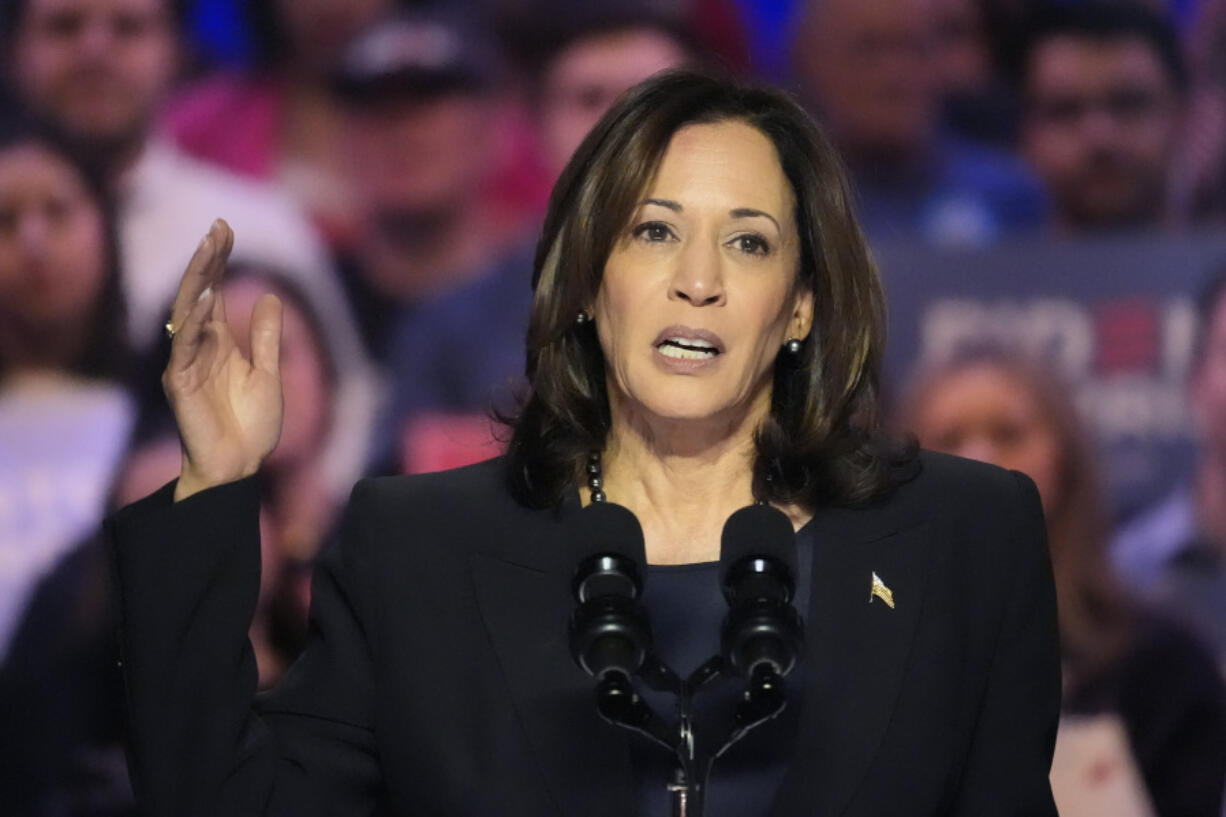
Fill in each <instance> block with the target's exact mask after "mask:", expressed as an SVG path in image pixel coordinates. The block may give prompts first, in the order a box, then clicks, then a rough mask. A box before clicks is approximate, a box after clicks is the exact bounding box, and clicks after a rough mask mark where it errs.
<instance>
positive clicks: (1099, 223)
mask: <svg viewBox="0 0 1226 817" xmlns="http://www.w3.org/2000/svg"><path fill="white" fill-rule="evenodd" d="M1027 77H1028V79H1027V83H1026V88H1025V95H1026V113H1025V117H1024V123H1023V147H1024V150H1025V153H1026V156H1027V158H1028V159H1029V161H1030V163H1031V164H1032V165H1033V167H1034V168H1035V170H1036V171H1037V172H1038V174H1039V176H1040V177H1041V178H1042V179H1043V182H1044V184H1045V185H1046V186H1047V188H1048V191H1049V193H1050V195H1051V197H1052V199H1053V203H1054V205H1055V208H1056V213H1057V218H1058V219H1059V221H1060V222H1061V224H1062V226H1064V227H1066V228H1071V229H1094V228H1118V227H1126V226H1136V225H1144V224H1146V223H1154V222H1157V221H1159V220H1160V219H1161V218H1162V216H1163V214H1164V211H1165V204H1166V194H1167V190H1166V186H1167V174H1168V170H1169V167H1170V163H1171V158H1172V153H1173V151H1174V149H1175V145H1176V140H1177V138H1178V135H1179V128H1180V124H1181V119H1182V103H1181V100H1180V96H1179V93H1178V91H1177V89H1176V87H1175V85H1174V83H1173V82H1172V80H1171V78H1170V77H1169V76H1168V74H1167V72H1166V69H1165V68H1164V67H1163V65H1162V62H1161V60H1160V59H1159V57H1158V55H1157V54H1155V53H1154V51H1153V49H1152V48H1151V47H1150V46H1149V45H1148V44H1147V43H1146V42H1144V41H1143V40H1141V39H1136V38H1123V39H1108V40H1101V41H1099V40H1093V39H1085V38H1078V37H1073V36H1056V37H1053V38H1051V39H1049V40H1046V41H1043V42H1040V43H1039V44H1038V46H1037V48H1036V49H1035V50H1034V52H1033V53H1032V54H1031V55H1030V58H1029V66H1028V71H1027Z"/></svg>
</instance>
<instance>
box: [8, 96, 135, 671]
mask: <svg viewBox="0 0 1226 817" xmlns="http://www.w3.org/2000/svg"><path fill="white" fill-rule="evenodd" d="M102 190H103V188H102V186H101V185H100V184H99V182H98V179H97V178H96V177H95V176H94V175H93V174H92V173H91V171H90V170H89V169H88V168H87V167H85V166H84V165H83V164H82V163H81V162H80V161H78V159H77V158H76V156H75V154H74V153H73V152H72V151H71V150H70V149H68V148H67V147H66V146H64V145H63V144H62V143H61V142H59V141H58V140H57V139H55V138H53V137H52V136H51V135H49V134H48V133H45V132H43V131H42V130H41V129H40V128H39V127H37V126H35V125H34V124H32V123H30V122H26V121H23V120H21V119H20V118H19V117H14V118H12V119H6V121H5V123H4V125H3V128H2V130H0V451H2V452H3V456H0V660H3V656H4V652H5V649H6V645H7V643H8V640H9V638H10V636H11V634H12V630H13V627H14V626H15V625H16V622H17V620H18V618H19V616H20V614H21V610H22V607H23V605H24V600H25V599H26V597H27V594H28V592H29V589H30V588H31V587H32V585H33V584H34V583H35V582H37V580H38V578H39V577H40V576H41V575H42V574H43V573H44V572H45V571H46V570H48V569H49V568H50V567H51V565H52V564H54V562H55V561H56V559H58V558H59V557H60V556H61V555H63V553H64V552H65V550H66V549H67V548H68V547H69V546H71V545H72V544H73V543H74V542H76V541H77V540H78V539H79V538H80V537H81V536H82V535H83V534H85V533H86V532H87V531H88V530H89V529H91V528H92V527H93V526H94V525H96V524H97V523H98V521H99V520H100V519H101V518H102V516H103V513H104V510H105V509H104V503H105V497H106V491H107V487H108V486H109V485H110V483H111V479H112V477H113V475H114V470H115V467H116V466H117V465H118V463H119V458H120V457H121V456H122V455H123V451H124V447H125V444H126V441H127V437H128V433H129V430H130V428H131V423H132V419H133V414H134V408H133V404H132V400H131V399H130V397H129V396H128V393H127V392H126V390H125V388H124V386H125V383H124V380H125V378H126V376H127V371H128V366H129V355H128V351H127V347H126V345H125V342H124V335H123V326H124V323H123V321H124V310H123V308H122V300H121V298H120V290H119V264H118V258H117V252H116V243H115V231H114V223H113V220H112V217H111V208H110V204H109V202H108V200H107V198H106V196H105V194H104V193H103V192H102Z"/></svg>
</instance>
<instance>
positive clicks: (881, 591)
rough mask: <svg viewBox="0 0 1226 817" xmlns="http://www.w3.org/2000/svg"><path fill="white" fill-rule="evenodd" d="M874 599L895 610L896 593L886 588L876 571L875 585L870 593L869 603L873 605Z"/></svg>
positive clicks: (874, 574)
mask: <svg viewBox="0 0 1226 817" xmlns="http://www.w3.org/2000/svg"><path fill="white" fill-rule="evenodd" d="M874 598H878V599H881V600H882V601H884V602H885V603H886V605H887V606H888V607H889V608H890V609H891V610H893V609H894V591H893V590H891V589H890V588H888V587H886V585H885V582H883V581H882V580H881V577H880V576H878V575H877V573H876V572H875V571H874V572H873V585H872V588H871V589H870V590H869V593H868V603H869V604H872V603H873V599H874Z"/></svg>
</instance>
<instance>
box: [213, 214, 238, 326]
mask: <svg viewBox="0 0 1226 817" xmlns="http://www.w3.org/2000/svg"><path fill="white" fill-rule="evenodd" d="M214 223H215V224H217V225H219V226H220V229H221V236H220V238H221V242H220V244H219V245H218V248H217V253H216V255H214V256H213V262H212V265H211V266H210V269H209V278H210V281H212V282H213V283H212V284H211V286H213V288H214V289H215V290H217V288H218V287H219V286H220V285H221V281H222V278H223V277H224V276H225V273H226V263H227V262H228V261H229V260H230V250H232V249H234V231H233V230H231V229H230V225H229V224H226V222H225V221H223V220H222V219H217V221H216V222H214ZM213 320H215V321H217V322H218V323H220V324H222V325H224V324H225V323H226V299H225V298H224V297H223V296H222V294H221V292H220V290H218V291H217V297H216V298H214V299H213Z"/></svg>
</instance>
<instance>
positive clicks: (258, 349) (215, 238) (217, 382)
mask: <svg viewBox="0 0 1226 817" xmlns="http://www.w3.org/2000/svg"><path fill="white" fill-rule="evenodd" d="M233 245H234V234H233V232H232V231H231V230H230V227H229V226H228V225H227V224H226V223H225V222H224V221H222V220H220V219H218V220H217V221H216V222H214V223H213V225H212V227H210V228H209V232H208V234H207V235H206V236H205V238H204V240H203V241H202V242H201V243H200V246H199V247H198V248H197V250H196V253H195V255H193V256H192V260H191V261H190V262H189V263H188V265H187V269H186V270H185V271H184V273H183V278H182V280H181V282H180V284H179V291H178V294H177V295H176V296H175V302H174V308H173V309H172V312H171V316H172V317H171V326H172V327H174V330H173V331H174V339H173V342H172V343H171V351H170V362H169V363H168V364H167V366H166V370H165V371H164V372H163V373H162V387H163V389H164V390H165V392H166V397H167V399H168V400H169V401H170V405H171V408H173V409H174V414H175V421H176V423H177V424H178V427H179V436H180V439H181V440H182V443H183V469H182V472H181V473H180V476H179V484H178V486H177V487H176V490H175V499H176V500H180V499H184V498H186V497H188V496H190V495H191V494H193V493H196V492H197V491H201V490H204V489H205V488H209V487H212V486H214V485H220V484H222V483H225V482H231V481H233V480H236V479H240V478H242V477H245V476H249V475H250V474H253V473H255V471H256V470H257V469H258V468H259V466H260V463H261V462H262V461H263V459H264V457H266V456H267V455H268V453H269V452H270V451H272V449H273V447H274V446H276V444H277V438H278V437H279V436H280V433H281V418H282V413H283V409H282V396H281V379H280V374H279V369H278V367H279V357H280V344H281V303H280V301H278V300H277V298H276V297H275V296H273V295H265V296H263V297H261V298H260V299H259V300H258V301H257V302H256V304H255V307H254V309H253V311H252V317H251V345H250V348H251V359H250V360H248V359H247V357H245V356H244V355H243V353H242V350H241V349H239V347H238V344H237V343H236V342H235V339H234V334H233V332H232V331H231V329H230V325H229V324H228V323H227V322H226V310H225V303H224V301H223V299H222V297H221V295H220V293H219V287H220V285H221V281H222V276H223V274H224V272H225V265H226V260H227V258H228V257H229V255H230V250H231V248H232V247H233Z"/></svg>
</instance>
